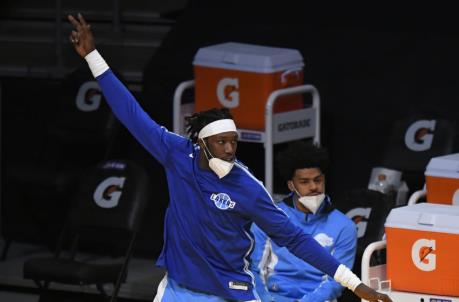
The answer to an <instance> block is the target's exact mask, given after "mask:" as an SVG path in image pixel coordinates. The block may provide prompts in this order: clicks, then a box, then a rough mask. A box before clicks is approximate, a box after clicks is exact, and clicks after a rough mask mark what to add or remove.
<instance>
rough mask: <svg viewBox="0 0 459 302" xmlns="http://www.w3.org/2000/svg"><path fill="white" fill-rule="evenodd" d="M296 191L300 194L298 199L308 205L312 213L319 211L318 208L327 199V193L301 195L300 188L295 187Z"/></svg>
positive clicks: (307, 207)
mask: <svg viewBox="0 0 459 302" xmlns="http://www.w3.org/2000/svg"><path fill="white" fill-rule="evenodd" d="M295 193H296V195H298V201H299V202H300V203H301V204H302V205H303V206H305V207H306V209H308V210H309V211H311V212H312V214H315V213H317V210H318V209H319V208H320V205H321V204H322V202H323V201H324V199H325V194H324V193H320V194H317V195H312V196H301V194H300V193H299V192H298V190H297V189H296V188H295Z"/></svg>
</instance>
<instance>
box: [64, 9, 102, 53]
mask: <svg viewBox="0 0 459 302" xmlns="http://www.w3.org/2000/svg"><path fill="white" fill-rule="evenodd" d="M68 20H69V21H70V23H72V25H73V30H72V32H71V33H70V42H71V43H72V44H73V47H74V48H75V51H76V52H77V53H78V54H79V55H80V56H81V57H82V58H84V57H86V55H88V54H89V53H90V52H91V51H93V50H94V49H96V47H95V44H94V36H93V35H92V31H91V26H90V25H89V24H87V23H86V20H85V19H84V18H83V16H82V15H81V14H78V17H77V18H75V17H73V16H72V15H68Z"/></svg>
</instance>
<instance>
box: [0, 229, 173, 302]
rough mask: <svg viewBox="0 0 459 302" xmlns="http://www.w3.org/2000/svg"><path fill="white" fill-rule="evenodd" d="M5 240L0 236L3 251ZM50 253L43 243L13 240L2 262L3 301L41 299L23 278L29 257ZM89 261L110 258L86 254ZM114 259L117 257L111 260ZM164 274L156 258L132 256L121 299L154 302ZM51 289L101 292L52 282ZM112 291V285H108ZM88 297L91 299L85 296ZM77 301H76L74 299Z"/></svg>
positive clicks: (0, 285) (79, 293) (81, 293)
mask: <svg viewBox="0 0 459 302" xmlns="http://www.w3.org/2000/svg"><path fill="white" fill-rule="evenodd" d="M4 245H5V243H4V241H3V240H2V239H1V238H0V251H1V250H2V249H3V247H4ZM48 256H51V254H50V252H49V251H48V250H47V249H46V248H44V247H40V246H36V245H32V244H26V243H20V242H13V243H12V244H11V247H10V249H9V252H8V257H7V258H6V260H5V261H0V301H1V302H38V291H37V287H36V285H35V283H34V282H33V281H31V280H26V279H23V278H22V267H23V264H24V262H25V261H26V260H27V259H30V258H35V257H48ZM83 257H86V259H85V260H90V261H94V262H95V263H104V262H106V261H107V259H102V258H98V257H97V256H94V255H90V254H88V255H83ZM110 261H113V259H110ZM163 275H164V270H162V269H159V268H157V267H156V266H155V260H154V259H139V258H135V257H132V258H131V261H130V263H129V269H128V277H127V281H126V283H124V284H123V285H122V287H121V289H120V292H119V297H120V298H123V299H120V301H123V300H124V301H153V298H154V295H155V294H156V288H157V285H158V284H159V282H160V281H161V279H162V277H163ZM50 289H53V290H56V291H57V292H59V293H64V294H65V295H67V294H68V296H69V297H70V296H86V297H91V296H95V294H97V293H98V291H97V290H96V289H95V287H92V286H68V285H60V284H51V286H50ZM107 290H108V291H110V287H107ZM84 300H87V299H84ZM72 301H73V300H72Z"/></svg>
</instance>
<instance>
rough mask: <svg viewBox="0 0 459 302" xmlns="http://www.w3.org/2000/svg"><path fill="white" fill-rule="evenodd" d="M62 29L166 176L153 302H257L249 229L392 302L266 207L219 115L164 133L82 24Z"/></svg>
mask: <svg viewBox="0 0 459 302" xmlns="http://www.w3.org/2000/svg"><path fill="white" fill-rule="evenodd" d="M69 21H70V22H71V23H72V25H73V26H74V30H73V31H72V33H71V34H70V41H71V42H72V43H73V46H74V48H75V51H76V52H77V53H78V54H79V55H80V56H81V57H82V58H84V59H85V60H86V61H87V62H88V65H89V68H90V69H91V72H92V74H93V75H94V77H95V78H96V80H97V82H98V83H99V86H100V88H101V89H102V93H103V94H104V96H105V99H106V100H107V102H108V104H109V106H110V108H111V109H112V110H113V112H114V114H115V115H116V117H117V118H118V119H119V120H120V121H121V122H122V123H123V125H124V126H125V127H126V128H127V129H128V130H129V131H130V132H131V134H132V135H133V136H134V137H135V138H136V139H137V141H139V143H140V144H142V146H143V147H144V148H145V149H146V150H147V151H148V152H149V153H150V154H151V155H152V156H153V157H154V158H155V159H156V160H158V161H159V162H160V163H161V164H162V165H163V167H164V169H165V172H166V176H167V182H168V188H169V197H170V202H169V206H168V208H167V212H166V216H165V221H164V225H165V226H164V246H163V250H162V252H161V255H160V257H159V259H158V261H157V265H159V266H161V267H164V268H165V269H166V270H167V274H166V275H165V276H164V278H163V280H162V281H161V283H160V284H159V286H158V290H157V294H156V297H155V299H154V302H166V301H174V302H182V301H183V302H189V301H193V302H224V301H239V302H241V301H251V302H255V301H259V299H258V295H257V293H256V291H255V288H254V285H255V280H254V276H253V274H252V272H251V271H250V263H249V258H250V254H251V252H252V248H253V241H254V240H253V237H252V234H251V233H250V228H251V226H252V223H253V222H255V223H256V224H257V225H258V226H259V227H260V228H262V229H263V231H265V232H266V233H267V234H269V236H270V237H271V238H272V239H273V241H275V242H276V243H277V244H278V245H280V246H286V247H287V248H288V249H289V250H290V251H291V252H292V253H294V254H295V255H297V256H298V257H299V258H302V259H304V261H307V262H308V263H311V264H312V265H313V266H314V267H317V268H318V269H320V270H321V271H323V272H325V273H326V274H328V275H329V276H332V277H333V278H334V279H335V280H337V281H338V282H340V283H341V284H342V285H344V286H346V287H347V288H349V289H350V290H352V291H353V292H354V293H355V294H356V295H357V296H359V297H360V298H364V299H367V300H369V301H384V302H391V301H392V300H391V299H390V298H389V297H388V296H387V295H385V294H383V293H378V292H376V291H375V290H373V289H372V288H370V287H368V286H366V285H365V284H363V283H362V282H361V280H360V279H359V278H358V277H357V276H356V275H355V274H354V273H352V271H351V270H350V269H349V268H348V267H347V266H346V265H344V264H342V263H340V262H338V261H337V260H336V259H335V258H333V257H332V256H331V255H330V254H329V253H328V252H327V251H326V250H324V249H323V247H322V246H321V245H320V244H318V243H317V241H315V240H314V238H313V237H312V236H310V235H308V234H306V233H304V232H303V231H302V230H301V229H300V228H299V227H297V226H296V225H295V224H294V223H292V222H291V221H290V219H289V218H288V216H287V215H286V214H285V212H284V211H282V210H281V209H280V208H279V207H277V206H276V205H275V204H274V202H273V200H272V199H271V197H270V195H269V194H268V192H267V191H266V189H265V187H264V186H263V184H262V183H261V182H260V181H259V180H257V179H256V178H255V177H254V176H253V175H252V174H251V173H250V172H249V171H248V169H247V167H245V166H244V165H243V164H242V163H240V162H239V161H238V160H237V159H236V149H237V139H238V133H237V128H236V125H235V123H234V121H233V118H232V116H231V114H230V113H229V111H228V110H227V109H210V110H208V111H204V112H197V113H195V114H193V115H192V116H190V117H188V119H187V131H188V134H189V137H184V136H180V135H177V134H175V133H172V132H169V131H168V130H167V129H165V128H164V127H161V126H160V125H158V124H157V123H156V122H155V121H154V120H153V119H152V118H151V117H150V116H149V115H148V114H147V113H146V112H145V111H144V110H143V109H142V108H141V106H140V105H139V104H138V102H137V101H136V100H135V98H134V96H133V95H132V94H131V93H130V92H129V90H128V89H127V88H126V86H124V85H123V84H122V83H121V82H120V81H119V80H118V78H117V77H116V76H115V75H114V74H113V72H112V71H111V69H110V67H109V66H108V64H107V63H106V61H105V60H104V59H103V57H102V56H101V55H100V53H99V52H98V51H97V50H96V48H95V42H94V37H93V35H92V32H91V28H90V26H89V24H87V23H86V21H85V20H84V18H83V17H82V16H81V15H79V16H78V19H77V18H74V17H72V16H69Z"/></svg>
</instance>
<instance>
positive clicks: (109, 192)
mask: <svg viewBox="0 0 459 302" xmlns="http://www.w3.org/2000/svg"><path fill="white" fill-rule="evenodd" d="M125 181H126V177H115V176H113V177H109V178H107V179H105V180H103V181H102V182H101V183H100V184H99V185H98V186H97V188H96V190H95V191H94V194H93V198H94V202H95V203H96V204H97V205H98V206H99V207H101V208H105V209H109V208H114V207H116V206H117V205H118V202H119V200H120V198H121V194H122V193H123V191H122V190H123V186H124V183H125Z"/></svg>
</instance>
